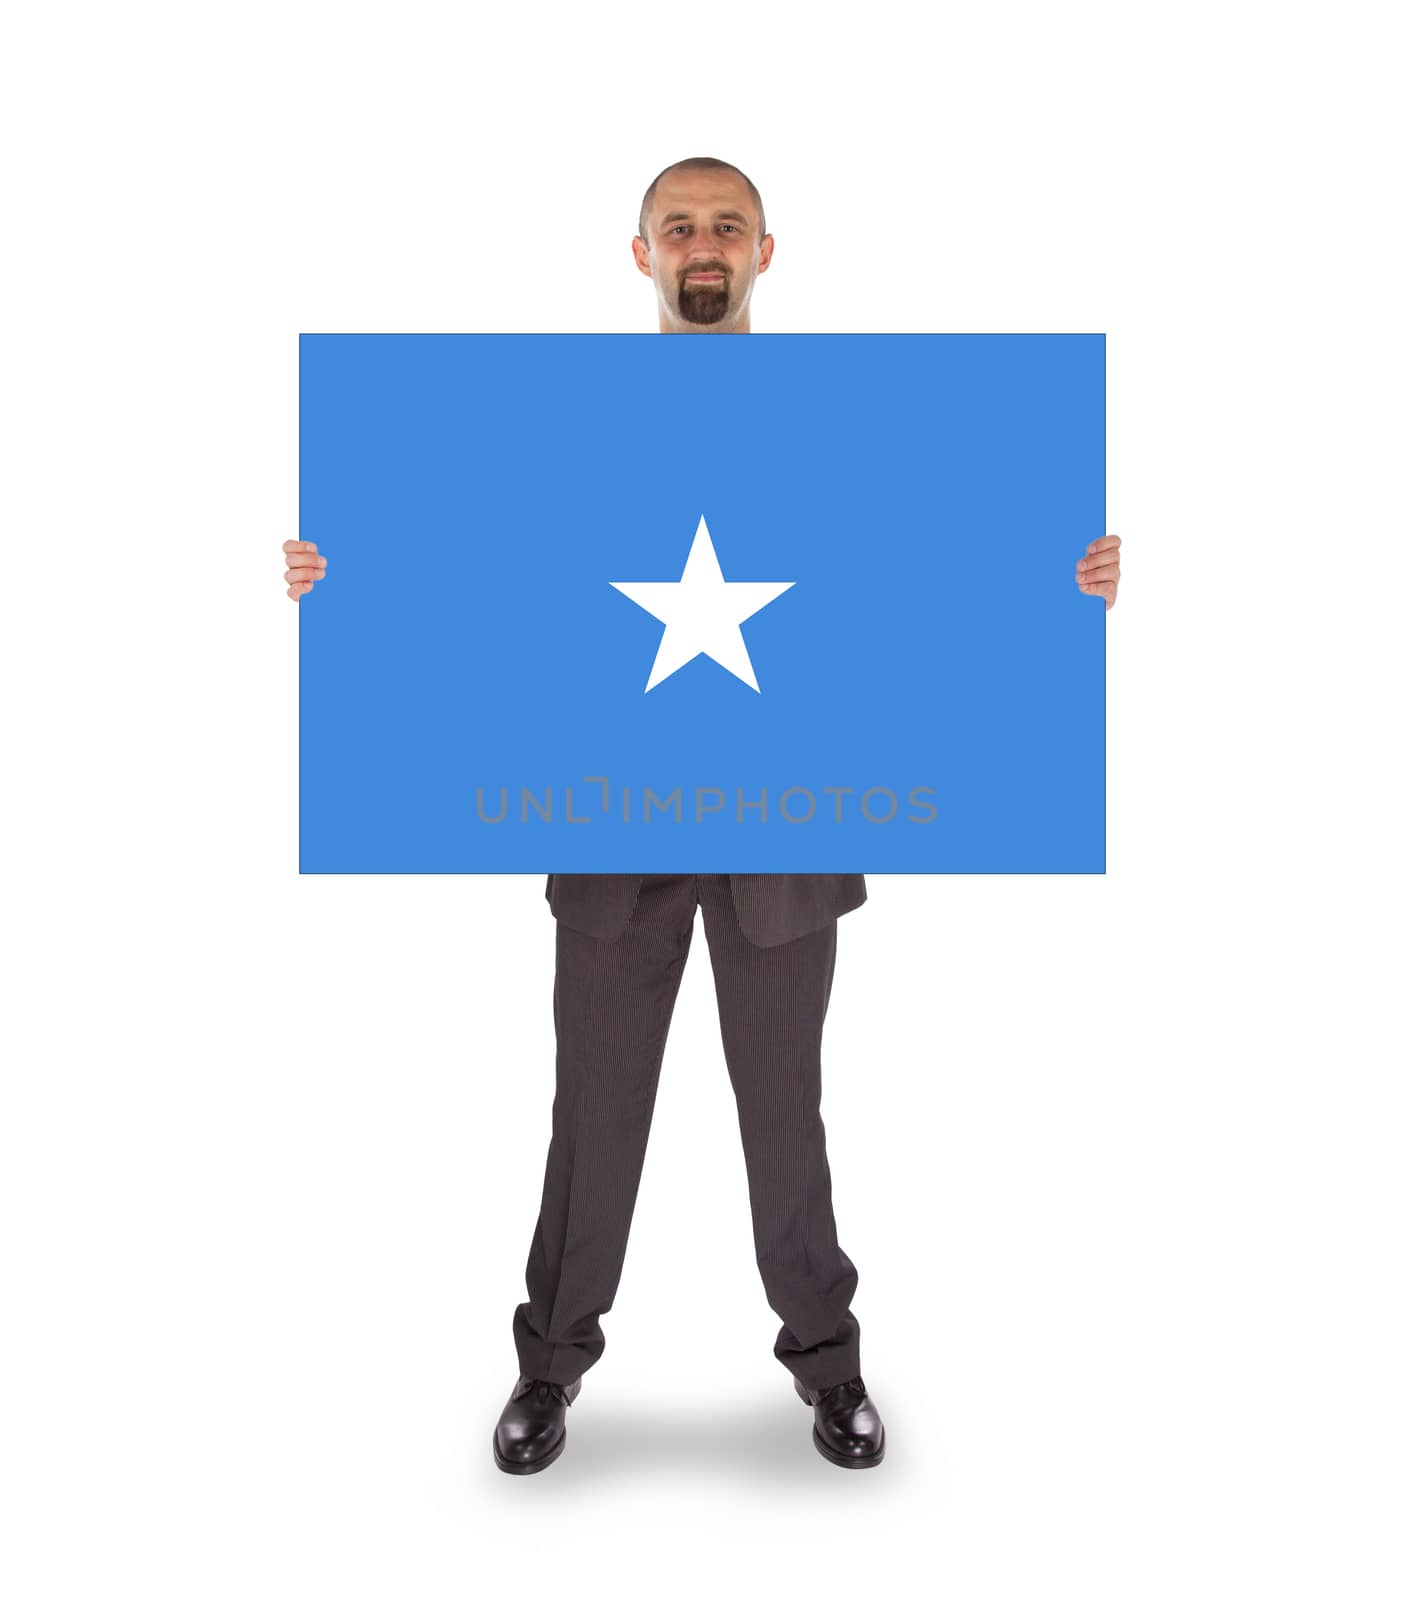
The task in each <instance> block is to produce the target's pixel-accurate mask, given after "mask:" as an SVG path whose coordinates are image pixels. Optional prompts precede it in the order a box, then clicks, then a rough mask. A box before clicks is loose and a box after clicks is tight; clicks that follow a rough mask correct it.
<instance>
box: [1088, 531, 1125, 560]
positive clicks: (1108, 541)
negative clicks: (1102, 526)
mask: <svg viewBox="0 0 1405 1600" xmlns="http://www.w3.org/2000/svg"><path fill="white" fill-rule="evenodd" d="M1121 543H1122V541H1121V539H1119V538H1118V537H1117V535H1116V534H1115V533H1107V534H1104V535H1103V537H1102V538H1101V539H1094V540H1093V542H1092V544H1090V545H1089V546H1088V554H1089V555H1090V556H1095V555H1097V554H1098V553H1099V552H1100V551H1102V550H1116V549H1117V547H1118V546H1119V545H1120V544H1121Z"/></svg>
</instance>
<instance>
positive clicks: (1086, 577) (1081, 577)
mask: <svg viewBox="0 0 1405 1600" xmlns="http://www.w3.org/2000/svg"><path fill="white" fill-rule="evenodd" d="M1121 548H1122V541H1121V540H1120V539H1119V538H1118V537H1117V535H1116V534H1115V533H1109V534H1108V535H1107V536H1106V537H1105V538H1102V539H1094V540H1093V542H1092V544H1090V545H1089V546H1088V554H1087V555H1086V556H1084V557H1083V559H1082V560H1081V561H1080V562H1079V563H1078V566H1077V567H1076V568H1075V576H1076V577H1077V579H1078V587H1079V588H1080V589H1081V590H1082V591H1083V593H1084V594H1100V595H1102V597H1103V598H1104V600H1106V602H1107V605H1106V608H1105V609H1106V610H1108V611H1111V610H1112V608H1113V606H1115V605H1116V604H1117V584H1118V580H1119V579H1120V578H1121V576H1122V565H1121V560H1120V558H1119V555H1118V551H1119V550H1120V549H1121Z"/></svg>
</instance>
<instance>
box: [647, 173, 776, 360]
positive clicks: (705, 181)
mask: <svg viewBox="0 0 1405 1600" xmlns="http://www.w3.org/2000/svg"><path fill="white" fill-rule="evenodd" d="M759 225H760V218H759V217H758V216H757V213H756V207H755V205H754V203H753V202H752V199H751V194H750V191H749V190H748V189H747V186H746V185H745V184H744V183H743V182H742V181H741V179H740V178H738V177H736V176H735V175H734V174H733V173H730V172H714V173H708V172H687V173H671V174H670V175H669V176H668V177H666V178H664V179H663V181H662V182H661V183H660V184H659V186H658V188H657V189H656V190H655V191H654V199H653V204H652V206H651V207H650V212H649V221H648V227H649V243H648V245H647V246H646V245H645V244H644V242H643V241H642V240H641V239H639V238H636V239H635V240H634V258H635V260H636V261H637V262H638V263H639V267H640V270H641V271H644V272H646V273H648V275H649V276H650V277H651V278H653V280H654V285H655V289H656V291H657V293H658V297H659V300H660V302H661V305H662V307H663V309H664V311H665V314H666V315H667V316H668V319H669V321H671V322H675V323H683V324H686V325H689V326H693V327H700V328H701V327H713V326H716V325H717V324H719V323H722V324H725V323H735V322H738V321H740V320H742V319H743V318H744V317H745V315H746V311H747V306H748V303H749V301H750V299H751V288H752V285H753V284H754V283H755V282H756V276H757V273H758V272H764V271H765V270H766V268H767V266H768V265H769V264H770V260H771V250H772V248H773V241H772V239H771V236H770V234H767V235H766V236H765V238H764V240H763V239H762V237H761V235H760V233H759V231H758V229H759Z"/></svg>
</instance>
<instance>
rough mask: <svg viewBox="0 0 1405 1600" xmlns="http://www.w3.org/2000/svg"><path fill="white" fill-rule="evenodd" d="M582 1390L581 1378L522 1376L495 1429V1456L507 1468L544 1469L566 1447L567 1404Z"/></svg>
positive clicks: (511, 1470) (517, 1470)
mask: <svg viewBox="0 0 1405 1600" xmlns="http://www.w3.org/2000/svg"><path fill="white" fill-rule="evenodd" d="M580 1392H581V1380H580V1379H579V1378H577V1379H576V1381H575V1382H574V1383H570V1384H566V1385H565V1386H564V1387H563V1386H562V1385H561V1384H559V1383H548V1382H547V1381H546V1379H545V1378H528V1377H526V1376H525V1375H524V1376H522V1377H520V1378H518V1380H517V1382H516V1384H515V1385H514V1386H513V1390H512V1394H511V1396H510V1397H509V1398H508V1402H507V1404H506V1405H505V1406H504V1407H503V1412H502V1415H501V1416H500V1417H499V1418H498V1425H497V1428H496V1430H495V1431H494V1433H493V1460H494V1461H496V1462H497V1464H498V1465H499V1466H500V1467H501V1468H502V1470H503V1471H504V1472H540V1471H541V1470H542V1468H543V1467H549V1466H550V1465H551V1463H552V1462H553V1461H555V1459H556V1458H557V1456H559V1455H560V1454H561V1452H562V1451H563V1450H564V1449H565V1448H566V1407H567V1406H568V1405H570V1404H571V1402H572V1401H573V1400H574V1399H575V1398H576V1396H577V1395H578V1394H579V1393H580Z"/></svg>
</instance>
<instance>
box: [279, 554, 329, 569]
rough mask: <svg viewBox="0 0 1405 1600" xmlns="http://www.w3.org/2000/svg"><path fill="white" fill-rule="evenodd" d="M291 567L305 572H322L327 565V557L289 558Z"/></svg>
mask: <svg viewBox="0 0 1405 1600" xmlns="http://www.w3.org/2000/svg"><path fill="white" fill-rule="evenodd" d="M288 565H289V566H290V567H301V568H302V569H303V570H304V571H305V572H321V571H322V570H323V569H324V568H325V567H326V565H327V558H326V556H300V555H291V556H289V557H288Z"/></svg>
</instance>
